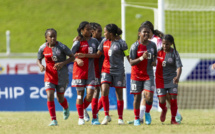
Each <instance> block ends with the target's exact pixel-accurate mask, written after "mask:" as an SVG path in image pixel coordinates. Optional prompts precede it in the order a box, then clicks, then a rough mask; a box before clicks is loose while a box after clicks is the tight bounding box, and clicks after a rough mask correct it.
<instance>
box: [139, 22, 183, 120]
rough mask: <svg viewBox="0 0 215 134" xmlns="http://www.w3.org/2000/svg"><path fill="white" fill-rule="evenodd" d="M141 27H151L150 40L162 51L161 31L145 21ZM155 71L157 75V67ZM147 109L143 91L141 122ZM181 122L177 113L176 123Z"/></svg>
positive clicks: (168, 98) (168, 100)
mask: <svg viewBox="0 0 215 134" xmlns="http://www.w3.org/2000/svg"><path fill="white" fill-rule="evenodd" d="M141 25H147V26H149V28H150V33H149V40H150V41H152V42H154V43H155V44H156V46H157V50H159V49H161V47H162V37H163V35H164V34H163V33H162V32H160V31H159V30H154V26H153V24H152V23H151V22H150V21H145V22H143V23H142V24H141ZM153 69H154V73H155V71H156V67H154V68H153ZM167 102H168V103H169V104H170V97H169V94H167ZM145 109H146V101H145V99H144V91H143V93H142V100H141V104H140V121H141V122H143V116H144V114H145ZM181 120H182V117H181V114H180V113H179V112H178V111H177V115H176V121H177V122H181Z"/></svg>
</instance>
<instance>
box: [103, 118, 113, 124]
mask: <svg viewBox="0 0 215 134" xmlns="http://www.w3.org/2000/svg"><path fill="white" fill-rule="evenodd" d="M110 121H111V118H110V116H105V118H104V119H103V121H102V125H107V124H108V122H110Z"/></svg>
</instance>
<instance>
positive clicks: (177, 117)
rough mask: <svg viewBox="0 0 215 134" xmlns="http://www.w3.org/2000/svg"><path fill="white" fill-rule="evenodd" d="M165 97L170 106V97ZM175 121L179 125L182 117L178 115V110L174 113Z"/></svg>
mask: <svg viewBox="0 0 215 134" xmlns="http://www.w3.org/2000/svg"><path fill="white" fill-rule="evenodd" d="M166 97H167V99H166V100H167V102H168V103H169V105H170V95H169V94H167V95H166ZM175 120H176V121H177V122H178V123H181V121H182V116H181V114H180V113H179V111H178V110H177V113H176V116H175Z"/></svg>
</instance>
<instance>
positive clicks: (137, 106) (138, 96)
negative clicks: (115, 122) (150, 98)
mask: <svg viewBox="0 0 215 134" xmlns="http://www.w3.org/2000/svg"><path fill="white" fill-rule="evenodd" d="M140 101H141V93H140V94H134V102H133V107H134V115H135V120H134V125H135V126H138V125H140V118H139V115H140Z"/></svg>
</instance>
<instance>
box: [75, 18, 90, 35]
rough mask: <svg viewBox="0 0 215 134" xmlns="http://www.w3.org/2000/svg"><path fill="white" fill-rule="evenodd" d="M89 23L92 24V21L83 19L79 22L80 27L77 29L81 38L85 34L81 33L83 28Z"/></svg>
mask: <svg viewBox="0 0 215 134" xmlns="http://www.w3.org/2000/svg"><path fill="white" fill-rule="evenodd" d="M87 24H90V23H89V22H88V21H82V22H81V23H80V24H79V27H78V29H77V31H78V36H79V37H80V38H83V35H82V33H81V30H83V29H84V28H85V26H86V25H87Z"/></svg>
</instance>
